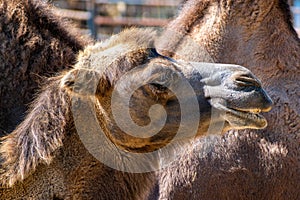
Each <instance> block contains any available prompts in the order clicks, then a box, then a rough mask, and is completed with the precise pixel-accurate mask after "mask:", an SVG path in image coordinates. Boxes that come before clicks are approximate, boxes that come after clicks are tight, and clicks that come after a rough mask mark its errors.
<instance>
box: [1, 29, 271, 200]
mask: <svg viewBox="0 0 300 200" xmlns="http://www.w3.org/2000/svg"><path fill="white" fill-rule="evenodd" d="M155 37H156V32H155V31H153V30H151V29H149V30H148V29H141V30H139V29H130V30H127V31H124V32H122V33H121V34H119V35H116V36H113V37H112V38H111V39H109V40H108V41H105V42H102V43H98V44H96V45H94V46H89V47H87V48H86V49H85V51H84V52H82V53H80V55H79V58H78V62H77V64H76V65H75V66H74V68H73V69H71V70H69V71H68V72H66V73H64V74H62V75H60V76H57V77H54V78H50V79H49V80H48V82H47V83H46V84H45V86H44V88H43V89H42V91H41V92H40V94H39V95H38V96H37V98H36V100H35V101H34V102H33V104H32V107H31V110H30V112H29V113H28V115H27V116H26V118H25V119H24V121H23V122H22V123H21V124H20V125H19V126H18V127H17V128H16V129H15V130H14V131H13V132H12V133H11V134H9V135H8V136H6V137H4V138H2V143H1V146H0V153H1V154H0V155H1V157H0V158H1V160H2V161H1V168H0V170H1V171H0V180H1V184H2V187H1V188H0V199H18V198H25V199H144V198H145V195H146V194H147V192H148V189H150V188H151V185H152V184H153V183H154V180H153V179H154V177H155V176H154V175H153V173H127V172H123V171H118V170H115V169H112V168H110V167H107V166H106V165H104V164H102V162H100V161H102V160H100V161H99V160H97V159H96V158H95V157H93V155H94V154H93V153H92V152H93V151H94V150H95V149H97V148H98V149H100V150H101V149H102V151H100V155H102V156H105V154H108V153H109V152H111V151H113V150H114V149H115V148H116V147H118V149H119V150H118V152H117V153H118V154H115V155H114V156H111V157H109V160H110V161H112V162H113V161H116V164H117V165H118V167H125V168H124V169H126V167H127V170H128V166H126V161H127V160H128V159H130V157H129V156H128V155H127V154H125V153H126V152H134V153H137V152H138V153H148V152H153V151H154V150H156V149H159V148H160V147H162V146H165V145H166V144H168V143H169V142H170V140H172V139H173V138H176V137H177V135H178V134H179V133H178V134H177V135H176V133H177V130H178V128H180V127H179V124H180V123H182V122H180V121H181V120H180V119H181V112H180V107H181V106H183V104H180V101H181V100H180V98H179V96H175V94H174V93H173V91H171V90H169V89H168V88H167V87H170V85H172V84H175V85H174V87H173V88H177V87H180V84H179V85H178V83H180V81H179V80H181V79H180V77H182V78H184V80H187V81H188V83H189V84H190V86H191V87H192V88H193V91H194V93H193V94H194V95H195V97H196V98H195V99H196V101H197V102H198V104H199V109H200V110H201V118H200V119H201V120H200V121H199V120H198V119H196V120H197V121H196V131H197V132H196V133H195V134H198V135H200V134H203V132H204V129H207V127H206V124H208V123H209V122H210V121H211V120H212V121H218V120H220V119H219V117H214V118H212V117H210V115H209V114H210V113H211V109H212V107H215V105H216V104H215V102H218V104H217V105H219V107H216V109H223V108H225V107H226V105H229V106H230V107H228V108H227V109H226V115H225V116H223V115H222V116H221V118H224V119H225V121H226V123H225V125H226V126H227V127H224V128H225V130H227V129H228V128H230V127H232V126H234V127H236V128H244V126H247V127H248V128H262V126H261V125H260V123H261V122H264V120H263V118H262V117H260V115H259V114H257V113H256V111H255V110H261V111H264V110H265V111H267V110H269V109H270V106H271V103H272V101H271V100H270V99H269V97H268V96H267V94H266V93H265V91H264V90H263V89H262V88H261V84H260V82H259V81H258V80H257V79H256V78H255V77H254V76H253V74H251V72H250V71H249V70H247V69H245V68H244V67H241V66H236V65H222V64H208V63H205V64H201V63H186V62H180V61H175V60H173V59H170V58H168V57H164V56H161V55H159V54H158V53H157V52H156V50H155V49H154V48H153V41H154V39H155ZM101 70H102V71H101ZM124 74H126V76H127V77H128V80H127V79H126V82H125V83H123V84H121V85H120V87H121V88H119V89H118V87H117V85H118V84H117V82H118V81H121V80H120V79H121V77H123V76H125V75H124ZM147 80H148V81H147ZM136 81H146V82H145V83H144V82H143V83H144V84H143V85H142V86H141V87H139V88H138V89H137V90H135V91H134V93H133V95H132V96H131V98H130V104H129V110H130V114H131V118H132V119H133V121H134V122H136V123H137V124H139V125H141V126H145V125H147V124H148V123H149V116H148V111H149V109H150V107H151V106H152V105H156V104H160V105H163V107H164V109H165V112H166V113H167V118H166V123H165V125H164V127H163V128H162V129H161V130H159V132H158V133H157V134H156V135H154V136H151V137H147V138H137V137H133V136H130V135H128V134H127V133H124V132H123V131H122V130H121V129H120V128H119V127H118V124H117V123H116V121H115V119H116V118H114V116H113V115H112V109H113V108H112V107H111V103H110V102H111V100H112V99H113V94H114V93H113V90H114V91H116V92H117V94H118V95H122V94H123V93H127V91H128V90H129V89H130V88H131V87H133V85H134V83H135V82H136ZM210 84H212V85H210ZM93 86H95V87H94V88H93ZM216 88H218V89H219V90H218V91H219V92H220V93H221V95H220V94H218V95H217V96H216V95H215V94H214V93H213V92H209V91H213V90H212V89H216ZM185 89H186V88H185ZM183 95H184V96H183V97H184V99H185V100H188V99H190V98H191V96H189V93H187V91H186V90H184V94H183ZM121 97H122V96H121ZM120 99H123V98H120ZM188 102H189V101H188ZM241 102H243V103H241ZM222 103H225V104H224V105H223V106H222V107H220V105H221V104H222ZM188 105H189V104H188ZM116 107H122V105H120V104H117V105H116ZM197 107H198V105H197ZM90 108H91V109H95V111H96V112H95V115H93V117H94V118H88V117H87V116H88V115H86V114H87V113H88V112H87V111H89V109H90ZM78 111H79V112H78ZM149 112H150V111H149ZM231 113H234V114H231ZM120 114H121V113H118V115H120ZM194 114H199V112H198V111H197V110H191V111H190V112H188V116H194ZM149 115H150V114H149ZM161 115H162V114H161V113H160V112H157V113H156V115H155V117H156V118H154V119H153V118H152V119H151V120H153V121H156V120H158V121H161V119H162V116H161ZM235 115H236V116H235ZM227 117H229V118H227ZM188 119H189V122H190V121H192V120H195V119H193V118H188ZM80 120H83V123H81V124H80V125H79V126H78V122H80ZM123 120H125V123H128V122H129V121H130V120H131V119H130V118H127V119H123ZM231 120H232V121H231ZM94 121H96V122H99V125H100V127H101V129H102V130H103V132H104V134H105V136H106V137H107V138H109V140H110V141H111V142H112V143H113V145H112V146H109V148H108V149H104V151H103V148H105V146H103V145H104V143H103V142H104V141H101V140H97V137H98V136H97V135H101V134H100V132H99V127H98V128H96V129H95V128H94V124H93V122H94ZM249 121H253V125H251V126H250V124H248V122H249ZM255 122H256V123H255ZM151 123H152V122H151ZM256 124H258V125H259V126H255V125H256ZM188 125H190V124H188ZM198 125H199V127H198ZM263 125H265V124H263ZM197 127H198V130H197ZM81 128H83V129H81ZM188 128H189V126H185V127H184V130H187V129H188ZM80 130H81V131H80ZM82 130H84V131H83V132H82ZM225 130H224V131H225ZM188 133H189V131H184V132H183V135H180V138H179V141H178V142H187V141H189V139H191V138H192V137H193V135H189V134H188ZM138 134H139V135H140V136H141V135H142V134H143V133H142V132H141V133H138ZM86 135H88V139H89V141H92V142H95V141H96V142H98V143H97V146H96V147H95V148H94V149H92V150H91V149H89V148H88V147H89V146H86V143H85V142H82V141H83V140H82V137H84V136H86ZM175 135H176V137H175ZM95 138H96V139H95ZM174 140H175V139H174ZM185 140H187V141H185ZM175 144H176V141H175ZM99 147H100V148H99ZM175 147H176V146H175ZM86 148H87V149H86ZM88 150H89V151H88ZM123 150H125V151H123ZM103 152H104V153H103ZM169 153H170V152H169ZM161 155H162V154H160V156H161ZM169 156H170V155H169V154H167V155H165V157H166V158H167V157H169ZM133 158H134V163H133V165H132V166H131V165H130V166H129V167H140V166H136V165H135V162H138V160H137V159H135V158H136V155H134V157H133ZM145 158H146V159H147V160H146V163H143V164H144V166H145V167H149V166H150V167H151V166H155V165H157V164H158V163H159V162H160V161H161V160H160V159H164V157H163V156H162V157H154V159H151V160H148V159H150V157H145ZM144 166H142V167H144ZM122 170H123V168H122Z"/></svg>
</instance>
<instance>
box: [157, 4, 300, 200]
mask: <svg viewBox="0 0 300 200" xmlns="http://www.w3.org/2000/svg"><path fill="white" fill-rule="evenodd" d="M290 16H291V14H290V10H289V7H288V4H287V2H286V1H285V0H254V1H231V0H202V1H201V0H188V1H187V2H186V5H185V6H184V7H183V9H182V12H181V13H180V14H179V16H178V17H177V18H176V19H175V20H174V21H173V22H171V24H170V26H169V29H168V31H167V32H166V34H163V36H162V38H163V39H162V40H163V41H165V43H164V44H162V42H158V44H162V46H161V47H160V48H161V49H162V50H165V52H175V53H173V55H174V56H175V57H182V58H184V59H190V60H194V61H205V60H208V59H209V60H211V59H212V60H214V61H216V62H223V63H236V64H240V65H244V66H246V67H247V68H249V69H250V70H253V71H254V72H255V73H256V74H257V75H258V77H259V78H260V79H261V80H262V82H263V84H264V85H265V86H266V87H267V91H268V92H269V93H270V94H271V97H272V99H273V100H274V102H275V106H274V108H273V110H272V111H271V112H270V113H268V114H266V116H267V118H268V122H269V125H268V127H267V128H266V129H265V130H262V131H231V132H229V133H227V134H226V135H225V136H210V137H204V138H201V139H199V140H198V141H197V142H195V144H194V146H193V148H190V147H186V152H185V153H184V154H183V155H182V156H181V157H180V159H179V160H178V161H176V162H175V163H173V164H172V165H171V166H170V167H169V168H167V169H166V170H164V171H162V172H161V174H160V178H159V183H158V187H157V188H156V189H155V190H154V191H156V193H157V194H159V196H160V199H202V200H203V199H210V200H211V199H293V200H296V199H299V197H300V184H299V181H300V124H299V122H300V101H299V99H300V87H299V82H300V65H299V63H300V54H299V52H300V42H299V39H298V36H297V34H296V32H295V30H294V29H293V28H292V23H291V17H290ZM209 19H213V20H209ZM174 30H175V32H176V31H178V32H180V34H178V35H179V36H180V37H184V36H185V37H186V36H190V37H191V38H192V39H193V40H194V41H195V42H197V44H198V45H199V46H198V47H197V45H195V46H196V48H201V49H206V50H207V52H208V54H209V56H210V58H208V57H203V56H201V55H197V54H195V53H194V52H197V49H192V51H191V48H190V46H188V45H186V44H185V43H184V42H182V40H177V38H178V37H179V36H178V35H175V36H171V34H170V32H174ZM168 37H169V39H166V38H168ZM166 50H167V51H166ZM154 196H155V195H154ZM152 198H155V197H153V196H152Z"/></svg>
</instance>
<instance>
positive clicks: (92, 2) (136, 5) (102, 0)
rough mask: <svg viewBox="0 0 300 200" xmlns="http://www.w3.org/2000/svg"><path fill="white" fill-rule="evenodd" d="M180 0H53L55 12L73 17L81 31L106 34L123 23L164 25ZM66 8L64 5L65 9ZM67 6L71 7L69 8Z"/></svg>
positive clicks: (115, 30) (96, 35)
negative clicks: (55, 7)
mask: <svg viewBox="0 0 300 200" xmlns="http://www.w3.org/2000/svg"><path fill="white" fill-rule="evenodd" d="M181 1H182V0H164V1H160V0H123V1H119V0H89V1H88V0H81V1H80V0H77V1H70V2H69V3H68V1H55V5H56V6H57V7H59V8H57V9H56V12H57V13H58V14H59V15H61V16H62V17H65V18H68V19H73V20H75V21H76V22H77V23H78V25H79V27H80V28H82V29H83V31H84V32H86V31H87V29H89V30H90V33H92V35H93V36H94V37H95V38H96V37H98V38H99V37H100V38H103V37H106V36H107V35H111V34H112V33H116V32H119V31H120V30H121V29H122V28H124V27H130V26H139V27H140V26H151V27H153V26H154V27H161V26H164V25H166V24H167V23H168V22H169V21H170V19H171V18H172V17H173V16H174V15H175V14H176V12H177V8H178V5H179V4H180V3H181ZM67 8H68V9H67ZM70 8H71V9H70Z"/></svg>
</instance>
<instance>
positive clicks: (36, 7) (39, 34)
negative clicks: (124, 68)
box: [0, 0, 89, 135]
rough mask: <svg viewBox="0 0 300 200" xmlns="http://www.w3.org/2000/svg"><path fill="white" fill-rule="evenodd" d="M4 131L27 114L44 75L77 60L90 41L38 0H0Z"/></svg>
mask: <svg viewBox="0 0 300 200" xmlns="http://www.w3.org/2000/svg"><path fill="white" fill-rule="evenodd" d="M0 24H1V26H0V41H1V48H0V71H1V73H0V96H1V99H0V135H4V134H6V133H8V132H10V131H12V130H13V129H14V128H15V127H16V125H17V124H19V123H20V121H21V120H22V119H23V117H24V115H25V114H24V113H25V111H26V110H27V106H28V104H29V102H31V101H32V99H33V96H34V94H35V93H36V91H37V88H38V82H40V80H41V77H45V76H50V75H53V74H55V73H57V72H59V71H61V70H63V69H68V68H70V66H71V65H73V64H74V62H75V58H76V54H77V52H78V51H79V50H81V49H83V47H84V45H85V44H86V43H87V42H88V41H89V40H88V39H87V38H86V39H85V40H84V39H83V38H80V37H79V36H77V34H76V33H75V31H74V30H73V28H71V27H70V25H69V24H68V23H66V22H64V21H63V20H62V19H61V18H59V17H57V16H55V15H54V14H53V13H52V10H51V7H50V6H49V5H47V4H46V3H42V1H37V0H16V1H10V0H0Z"/></svg>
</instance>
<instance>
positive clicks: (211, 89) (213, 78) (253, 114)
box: [177, 62, 273, 134]
mask: <svg viewBox="0 0 300 200" xmlns="http://www.w3.org/2000/svg"><path fill="white" fill-rule="evenodd" d="M177 65H181V66H185V67H180V68H181V71H182V73H183V74H184V76H185V77H186V78H187V79H188V80H189V83H190V84H191V85H192V87H193V88H194V90H195V93H197V94H201V93H202V92H203V95H204V97H205V99H206V100H207V101H208V102H209V104H210V105H211V106H212V108H211V110H208V109H207V107H203V106H201V105H205V104H204V103H200V104H199V105H200V114H202V119H203V117H204V118H205V117H209V116H207V115H210V120H209V121H210V124H209V126H210V127H209V128H212V129H211V130H214V131H217V132H224V131H227V130H228V129H231V128H235V129H246V128H250V129H263V128H265V127H266V126H267V121H266V119H265V118H264V117H263V116H262V115H261V114H260V113H261V112H268V111H270V110H271V107H272V105H273V102H272V100H271V98H270V96H269V95H268V94H267V92H266V91H265V90H264V89H263V88H262V84H261V82H260V81H259V79H258V78H257V77H255V75H253V73H252V72H251V71H250V70H248V69H246V68H245V67H242V66H239V65H232V64H215V63H198V62H190V63H189V64H187V63H180V62H178V64H177ZM199 88H203V90H202V91H199ZM198 96H201V95H198ZM199 101H201V102H203V99H202V100H201V99H199ZM206 111H209V112H210V113H207V112H206ZM218 126H219V127H218ZM220 126H221V127H220ZM206 128H207V127H205V129H206ZM211 133H212V134H218V133H213V132H211Z"/></svg>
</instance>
